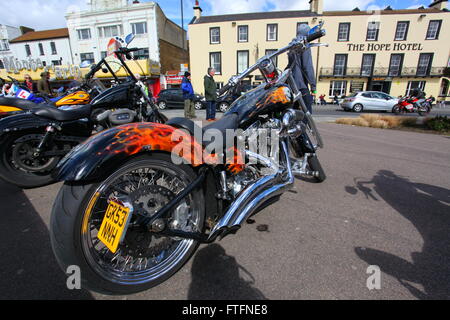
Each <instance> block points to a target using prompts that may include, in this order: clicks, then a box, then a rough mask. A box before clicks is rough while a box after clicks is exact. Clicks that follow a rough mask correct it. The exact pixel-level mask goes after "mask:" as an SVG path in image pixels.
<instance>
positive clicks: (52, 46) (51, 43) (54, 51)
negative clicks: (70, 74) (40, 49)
mask: <svg viewBox="0 0 450 320" xmlns="http://www.w3.org/2000/svg"><path fill="white" fill-rule="evenodd" d="M50 49H51V51H52V54H58V52H57V51H56V44H55V43H54V42H53V41H52V42H50Z"/></svg>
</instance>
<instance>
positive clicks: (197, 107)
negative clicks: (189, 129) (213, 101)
mask: <svg viewBox="0 0 450 320" xmlns="http://www.w3.org/2000/svg"><path fill="white" fill-rule="evenodd" d="M194 108H195V110H202V109H203V103H202V102H201V101H195V102H194Z"/></svg>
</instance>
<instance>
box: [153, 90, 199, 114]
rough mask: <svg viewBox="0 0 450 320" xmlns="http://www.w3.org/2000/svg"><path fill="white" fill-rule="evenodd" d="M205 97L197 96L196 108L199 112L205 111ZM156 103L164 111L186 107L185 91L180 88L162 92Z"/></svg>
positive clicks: (195, 99) (195, 100)
mask: <svg viewBox="0 0 450 320" xmlns="http://www.w3.org/2000/svg"><path fill="white" fill-rule="evenodd" d="M205 102H206V100H205V97H203V96H201V95H199V94H195V98H194V107H195V109H197V110H200V109H203V108H204V107H205ZM156 103H157V105H158V107H159V109H161V110H164V109H166V108H168V107H169V106H171V107H180V106H181V107H184V99H183V91H182V90H181V89H179V88H175V89H166V90H161V92H160V93H159V95H158V97H157V100H156Z"/></svg>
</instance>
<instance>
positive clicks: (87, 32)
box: [77, 28, 91, 40]
mask: <svg viewBox="0 0 450 320" xmlns="http://www.w3.org/2000/svg"><path fill="white" fill-rule="evenodd" d="M77 33H78V40H89V39H91V29H89V28H88V29H79V30H77Z"/></svg>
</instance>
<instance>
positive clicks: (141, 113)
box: [0, 40, 162, 188]
mask: <svg viewBox="0 0 450 320" xmlns="http://www.w3.org/2000/svg"><path fill="white" fill-rule="evenodd" d="M130 41H131V40H130ZM138 50H139V49H138V48H132V49H129V48H126V47H120V48H118V50H117V51H116V52H115V54H116V55H117V58H118V60H119V61H120V64H121V65H122V66H123V67H124V68H125V70H126V71H127V72H128V73H129V79H128V80H127V81H125V82H122V83H120V80H119V79H118V77H117V76H116V74H115V73H114V72H113V70H112V68H111V66H110V64H109V63H108V62H107V61H106V60H105V59H102V60H101V61H100V62H99V63H98V64H97V65H95V66H93V68H92V69H91V70H90V72H89V73H88V74H87V75H86V79H90V78H91V77H92V76H93V75H94V74H95V73H96V72H97V71H99V70H100V69H102V70H103V71H104V72H108V71H109V72H110V73H111V74H112V75H113V77H114V78H115V80H116V82H117V83H118V84H117V85H116V86H113V87H111V88H109V89H106V90H105V89H104V88H103V89H102V92H101V93H100V94H98V95H97V96H96V97H95V98H94V99H92V101H91V102H90V104H87V105H81V106H78V105H77V106H72V107H65V108H63V109H61V108H55V107H54V106H53V105H39V106H37V107H35V108H33V109H31V110H30V112H27V113H21V114H17V115H13V116H9V117H7V118H4V119H2V120H0V177H1V178H2V179H4V180H6V181H8V182H10V183H12V184H15V185H17V186H19V187H22V188H34V187H39V186H43V185H46V184H49V183H52V182H54V179H53V178H52V177H51V171H52V169H54V168H55V166H56V165H57V164H58V162H59V161H60V159H61V158H62V157H63V156H64V155H66V154H67V153H68V152H69V151H70V150H71V149H72V148H73V147H75V146H76V145H78V144H80V143H81V142H83V141H84V140H86V139H87V138H88V137H90V136H91V135H92V134H93V133H97V132H100V131H102V130H104V129H105V128H110V127H113V126H116V125H121V124H125V123H131V122H137V121H141V122H143V121H155V122H158V121H162V120H161V116H160V115H159V114H158V116H156V117H155V116H154V114H152V112H151V108H152V107H153V108H156V107H155V106H153V102H152V100H151V99H150V98H149V97H148V95H147V93H146V91H145V86H144V84H143V83H142V82H141V81H138V80H137V79H136V78H135V77H134V75H133V74H132V73H131V71H130V69H129V68H128V66H127V65H126V63H125V61H124V60H123V56H127V58H130V59H131V56H130V53H131V52H134V51H138ZM118 63H119V62H118ZM103 68H105V69H103ZM96 81H97V82H98V84H97V85H98V86H100V85H101V83H100V81H98V80H96ZM149 106H150V108H149ZM149 111H150V112H149Z"/></svg>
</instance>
